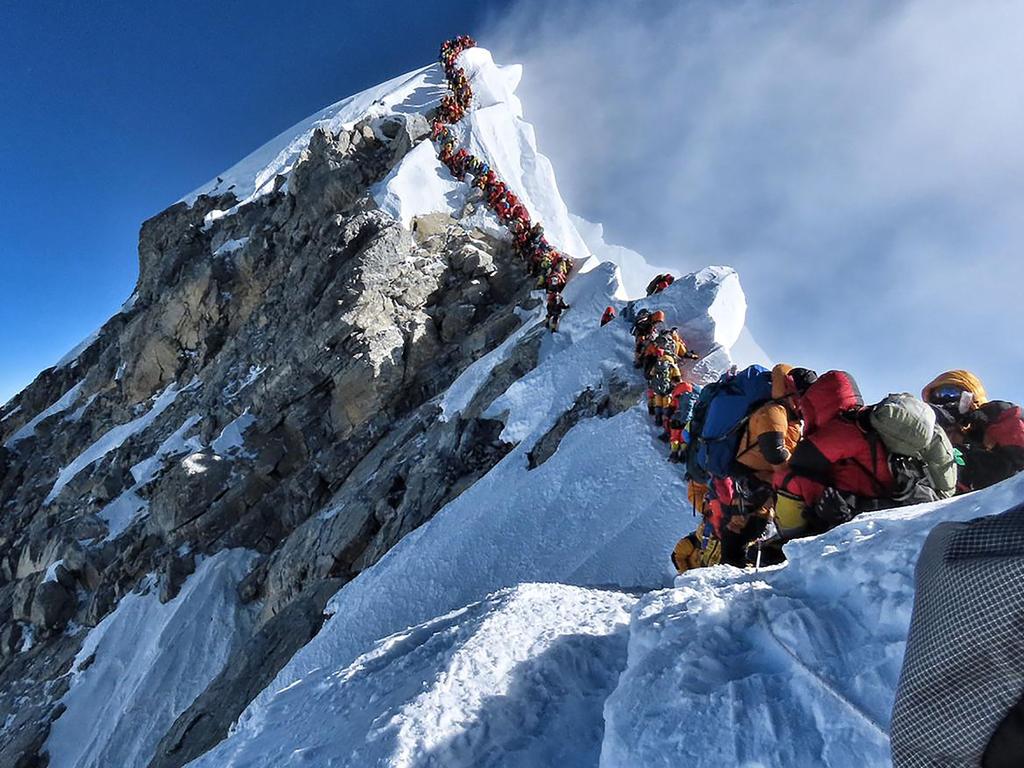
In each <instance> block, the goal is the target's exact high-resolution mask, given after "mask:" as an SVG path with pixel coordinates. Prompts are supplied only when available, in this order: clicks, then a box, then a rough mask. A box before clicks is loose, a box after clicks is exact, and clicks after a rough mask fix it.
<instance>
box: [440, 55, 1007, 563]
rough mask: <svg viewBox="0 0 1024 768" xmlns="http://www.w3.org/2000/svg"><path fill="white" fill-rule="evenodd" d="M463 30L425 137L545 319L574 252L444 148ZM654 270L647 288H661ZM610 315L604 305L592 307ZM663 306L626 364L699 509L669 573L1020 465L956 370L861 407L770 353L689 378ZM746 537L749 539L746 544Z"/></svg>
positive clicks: (940, 493)
mask: <svg viewBox="0 0 1024 768" xmlns="http://www.w3.org/2000/svg"><path fill="white" fill-rule="evenodd" d="M475 45H476V43H475V42H474V41H473V39H472V38H470V37H468V36H466V35H462V36H459V37H457V38H454V39H453V40H449V41H446V42H445V43H443V44H442V46H441V55H440V61H441V64H442V66H443V67H444V71H445V76H446V78H447V81H448V86H449V93H448V94H446V95H445V97H444V98H442V99H441V102H440V105H439V107H438V110H437V113H436V118H435V122H434V125H433V132H432V139H433V140H434V142H435V146H436V147H437V150H438V158H439V159H440V161H441V162H442V163H443V164H444V165H445V166H446V167H447V168H448V169H449V171H451V173H452V175H453V176H454V177H455V178H456V179H458V180H460V181H463V180H465V178H466V176H467V175H469V176H472V177H473V181H472V184H473V186H474V187H476V188H477V189H478V190H479V193H480V195H481V196H482V198H483V199H484V200H485V201H486V203H487V206H488V207H489V208H490V210H491V211H493V212H494V214H495V216H497V218H498V220H499V221H500V222H501V223H502V224H503V225H504V226H505V227H506V228H507V229H508V231H509V233H510V234H511V236H512V239H513V242H514V244H515V248H516V252H517V254H518V255H519V256H520V258H522V259H523V261H524V262H525V263H526V264H527V265H528V267H529V272H530V275H531V276H532V277H534V278H536V279H537V283H536V287H537V288H538V289H544V290H545V291H546V292H547V319H546V325H547V327H548V328H549V329H550V330H551V331H552V332H554V331H557V330H558V323H559V320H560V318H561V315H562V313H563V312H565V310H567V309H569V306H568V304H566V302H565V300H564V298H563V297H562V295H561V294H562V290H563V289H564V288H565V285H566V282H567V281H568V279H569V276H570V274H571V272H572V269H573V260H572V258H571V257H569V256H568V255H567V254H563V253H560V252H559V251H557V250H556V249H555V248H554V247H552V246H551V245H550V243H548V241H547V239H546V237H545V235H544V228H543V226H541V224H540V223H539V222H532V221H531V216H530V213H529V211H527V209H526V206H525V205H524V204H523V202H522V201H521V200H520V199H519V197H518V196H517V195H516V194H515V193H514V192H512V191H511V190H510V189H509V188H508V186H507V185H506V184H505V182H504V181H502V180H501V179H500V178H499V177H498V176H497V174H496V173H495V172H494V170H493V169H491V168H490V167H489V165H488V164H487V162H486V161H484V160H483V159H481V158H479V157H476V156H474V155H471V154H470V153H469V152H467V151H466V149H465V148H460V149H456V145H455V137H454V135H453V133H452V131H451V129H450V128H449V127H448V124H454V123H456V122H458V121H459V120H461V119H462V118H463V117H464V116H465V114H466V113H467V112H468V111H469V109H470V108H471V106H472V99H473V93H472V89H471V87H470V84H469V79H468V78H467V77H466V74H465V71H464V70H463V69H462V68H461V67H459V66H458V57H459V55H460V54H461V53H462V52H463V51H464V50H466V49H467V48H471V47H473V46H475ZM673 280H674V278H673V276H672V275H671V274H662V275H656V276H655V277H654V279H653V280H651V282H650V284H649V285H648V286H647V295H648V296H651V295H655V294H657V293H660V292H661V291H663V290H665V289H666V288H667V287H669V286H670V285H671V284H672V282H673ZM613 319H615V310H614V308H613V307H608V308H607V309H606V310H605V312H604V314H603V315H602V318H601V324H602V325H606V324H607V323H609V322H611V321H612V320H613ZM664 322H665V315H664V312H661V311H654V312H650V311H647V310H641V311H640V312H639V313H638V314H637V315H636V317H635V319H634V323H633V329H632V332H633V335H634V336H635V337H636V349H635V353H636V356H635V362H636V365H637V367H638V368H642V369H643V371H644V375H645V377H646V378H647V380H648V408H649V411H650V413H651V415H652V417H653V418H654V420H655V423H656V424H657V425H658V426H659V427H660V428H661V430H662V433H661V437H662V439H664V440H666V441H667V442H668V443H669V447H670V453H669V460H670V461H673V462H676V463H680V464H682V465H683V466H684V467H685V476H686V478H687V480H688V481H689V490H688V495H689V498H690V501H691V504H692V506H693V510H694V514H695V515H696V514H697V513H698V512H699V513H700V515H701V517H702V522H701V524H700V525H699V526H698V527H697V530H696V531H694V532H693V533H692V534H690V535H688V536H686V537H684V538H683V539H681V540H680V541H679V543H678V544H677V545H676V547H675V550H674V551H673V553H672V561H673V563H674V564H675V565H676V567H677V569H678V570H679V571H680V572H683V571H685V570H688V569H690V568H694V567H698V566H705V565H715V564H718V563H726V564H730V565H735V566H738V567H743V566H745V565H747V564H748V563H749V562H750V561H751V560H753V561H754V562H755V563H756V564H761V563H764V564H771V563H774V562H781V561H782V560H783V559H784V556H783V554H782V544H783V543H784V542H785V541H788V540H790V539H793V538H796V537H799V536H805V535H811V534H815V533H820V532H823V531H826V530H828V529H830V528H832V527H834V526H836V525H839V524H840V523H843V522H846V521H847V520H850V519H852V518H853V517H855V516H856V515H858V514H860V513H861V512H864V511H868V510H875V509H883V508H886V507H893V506H899V505H902V504H911V503H918V502H922V501H932V500H937V499H940V498H947V497H949V496H952V495H953V494H954V493H955V492H957V491H960V492H964V491H969V490H976V489H979V488H983V487H986V486H988V485H991V484H993V483H995V482H999V481H1000V480H1002V479H1005V478H1006V477H1009V476H1010V475H1012V474H1014V473H1016V472H1019V471H1021V470H1022V469H1024V420H1022V418H1021V409H1020V407H1019V406H1017V405H1014V404H1013V403H1009V402H1006V401H998V400H997V401H989V400H988V398H987V395H986V393H985V390H984V387H983V386H982V385H981V382H980V381H979V380H978V379H977V377H975V376H974V375H973V374H971V373H969V372H967V371H949V372H947V373H945V374H942V375H941V376H939V377H938V378H936V379H935V380H934V381H933V382H931V383H930V384H929V385H928V386H927V387H925V389H924V391H923V392H922V399H918V398H916V397H914V396H912V395H909V394H906V393H902V394H897V395H890V396H889V397H887V398H885V399H884V400H882V401H881V402H880V403H878V404H875V405H871V406H865V404H864V401H863V398H862V397H861V395H860V391H859V389H858V388H857V384H856V382H855V381H854V379H853V377H852V376H851V375H850V374H849V373H846V372H844V371H829V372H827V373H825V374H823V375H822V376H821V377H820V378H819V377H818V376H817V375H816V374H815V372H814V371H811V370H810V369H807V368H794V367H791V366H789V365H785V364H780V365H777V366H775V367H774V369H773V370H771V371H769V370H767V369H766V368H763V367H761V366H750V367H748V368H746V369H744V370H742V371H737V370H735V369H733V370H730V371H729V372H727V373H725V374H724V375H723V376H722V377H721V378H720V379H719V380H718V381H716V382H713V383H711V384H708V385H706V386H705V387H703V388H701V387H700V386H697V385H694V384H692V383H691V382H687V381H685V379H684V377H683V375H682V372H681V370H680V368H679V364H678V361H680V360H682V359H683V358H692V359H696V358H697V355H695V354H694V353H692V352H690V351H689V350H688V349H687V348H686V344H685V342H684V341H683V339H682V338H681V337H680V335H679V332H678V329H677V328H668V329H666V328H664V327H662V324H663V323H664ZM754 545H756V547H755V546H754Z"/></svg>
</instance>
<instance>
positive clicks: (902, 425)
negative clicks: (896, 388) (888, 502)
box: [869, 392, 956, 504]
mask: <svg viewBox="0 0 1024 768" xmlns="http://www.w3.org/2000/svg"><path fill="white" fill-rule="evenodd" d="M869 421H870V423H871V427H872V429H873V430H874V431H875V433H876V434H877V435H878V437H879V438H880V439H881V441H882V443H884V444H885V447H886V449H888V451H889V469H890V470H891V472H892V476H893V480H894V485H895V490H894V492H893V500H894V501H897V502H899V503H901V504H916V503H919V502H924V501H935V500H937V499H945V498H949V497H950V496H952V495H953V493H954V491H955V490H956V463H955V462H954V460H953V446H952V444H950V442H949V438H948V437H947V436H946V433H945V431H944V430H943V429H942V427H941V426H940V425H939V424H937V423H936V421H935V411H934V410H933V409H932V407H931V406H930V405H928V404H927V403H925V402H924V401H923V400H920V399H918V398H916V397H914V396H913V395H911V394H908V393H906V392H902V393H899V394H893V395H889V396H888V397H886V398H885V399H884V400H882V402H880V403H878V404H877V405H874V406H872V407H871V415H870V418H869Z"/></svg>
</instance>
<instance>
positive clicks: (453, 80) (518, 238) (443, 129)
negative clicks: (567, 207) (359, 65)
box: [431, 35, 574, 333]
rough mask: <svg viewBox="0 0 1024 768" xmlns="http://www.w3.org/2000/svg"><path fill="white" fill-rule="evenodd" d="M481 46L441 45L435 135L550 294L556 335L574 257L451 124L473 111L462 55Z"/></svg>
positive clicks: (455, 171)
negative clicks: (460, 141) (442, 84)
mask: <svg viewBox="0 0 1024 768" xmlns="http://www.w3.org/2000/svg"><path fill="white" fill-rule="evenodd" d="M475 45H476V42H475V41H474V40H473V38H471V37H469V36H468V35H460V36H458V37H456V38H453V39H451V40H446V41H445V42H444V43H442V45H441V55H440V61H441V65H442V67H443V68H444V73H445V78H446V80H447V83H448V89H449V90H448V93H447V94H446V95H445V96H444V97H443V98H442V99H441V102H440V105H439V106H438V109H437V113H436V115H435V118H434V124H433V130H432V131H431V139H432V140H433V141H434V144H435V147H436V148H437V156H438V159H439V160H440V161H441V163H442V164H444V166H445V167H446V168H448V170H449V171H450V172H451V174H452V176H454V177H455V178H456V179H458V180H459V181H464V180H465V178H466V177H467V176H471V177H472V179H473V180H472V182H471V183H472V185H473V187H475V188H476V189H477V190H479V192H478V194H480V195H482V199H483V201H485V202H486V204H487V207H488V208H489V209H490V210H491V211H493V213H494V215H495V216H497V218H498V221H499V222H501V224H502V225H503V226H504V227H505V228H506V229H507V230H508V232H509V234H510V235H511V236H512V241H513V243H514V246H515V249H516V254H517V255H518V256H519V257H520V259H522V261H523V262H524V263H525V264H526V265H527V268H528V271H529V274H530V277H532V278H534V279H535V280H536V283H535V287H536V288H537V289H543V290H544V291H545V292H546V294H547V302H546V306H547V319H546V321H545V325H546V326H547V328H548V329H549V330H551V332H552V333H554V332H556V331H557V330H558V323H559V321H560V319H561V316H562V313H563V312H565V311H566V310H567V309H569V305H568V304H566V303H565V300H564V299H563V298H562V295H561V294H562V290H563V289H564V288H565V285H566V283H567V282H568V280H569V276H570V275H571V273H572V270H573V266H574V263H573V259H572V258H571V257H570V256H569V255H568V254H565V253H561V252H560V251H558V250H557V249H555V248H554V247H553V246H552V245H551V244H550V243H549V242H548V240H547V238H546V237H545V235H544V227H543V226H542V225H541V224H540V222H533V221H532V220H531V217H530V212H529V211H528V210H527V209H526V206H525V204H524V203H523V201H522V200H521V199H520V198H519V196H518V195H516V194H515V192H513V191H512V190H511V189H509V187H508V185H507V184H506V183H505V182H504V181H502V180H501V179H500V178H499V177H498V175H497V174H496V173H495V171H494V169H493V168H491V167H490V165H489V164H488V163H487V162H486V161H485V160H484V159H482V158H480V157H477V156H476V155H472V154H470V153H469V152H468V151H467V150H466V149H465V148H464V147H462V148H458V149H456V141H455V135H454V133H453V132H452V130H451V128H449V125H453V124H455V123H457V122H459V121H460V120H461V119H462V118H463V117H465V115H466V113H467V112H469V110H470V108H471V107H472V102H473V91H472V88H471V87H470V84H469V79H468V78H467V76H466V72H465V70H464V69H463V68H462V67H460V66H459V64H458V58H459V55H460V54H461V53H462V52H463V51H465V50H466V49H467V48H472V47H474V46H475Z"/></svg>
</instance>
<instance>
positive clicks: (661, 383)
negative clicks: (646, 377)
mask: <svg viewBox="0 0 1024 768" xmlns="http://www.w3.org/2000/svg"><path fill="white" fill-rule="evenodd" d="M673 368H675V363H671V362H669V361H668V360H666V359H664V358H663V359H661V360H659V361H658V362H657V363H656V364H655V366H654V370H653V371H651V389H653V390H654V394H656V395H660V396H662V397H664V396H666V395H669V394H671V393H672V389H673V388H674V387H675V382H674V381H673V380H672V369H673Z"/></svg>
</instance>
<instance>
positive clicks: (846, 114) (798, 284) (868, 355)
mask: <svg viewBox="0 0 1024 768" xmlns="http://www.w3.org/2000/svg"><path fill="white" fill-rule="evenodd" d="M1022 28H1024V5H1021V4H1019V3H1009V2H995V1H993V2H978V3H962V2H953V1H952V0H948V1H947V0H915V1H914V2H906V3H896V2H889V1H886V2H875V3H843V4H839V5H837V4H835V3H830V2H824V1H823V0H822V1H819V2H810V1H809V2H802V3H779V2H767V1H766V2H757V3H755V2H712V1H711V0H708V1H706V2H621V3H616V4H611V3H590V2H584V1H583V0H570V1H569V2H567V3H562V4H559V5H558V7H557V8H552V7H550V6H547V5H545V4H543V3H541V2H532V1H530V0H527V2H521V3H518V4H517V5H515V6H514V7H513V9H512V10H511V11H510V12H509V13H508V14H507V15H506V16H505V17H503V18H502V19H501V20H499V21H498V22H497V23H496V24H495V25H494V29H493V30H492V31H491V33H490V34H489V35H488V39H487V40H486V43H487V44H488V45H489V46H490V47H492V48H493V49H494V50H495V52H496V54H498V55H499V56H500V57H501V58H503V59H505V60H517V61H522V62H523V63H524V64H525V65H526V70H525V79H524V82H523V85H522V87H521V90H520V94H521V95H522V96H523V101H524V104H525V108H526V110H527V117H528V118H529V119H530V120H531V121H532V122H534V123H535V124H536V125H537V128H538V135H539V140H540V142H541V146H542V149H543V150H544V151H545V152H546V153H547V154H548V155H550V156H551V157H552V159H553V160H554V162H555V167H556V170H557V171H558V173H559V183H560V186H561V187H562V190H563V192H564V194H565V196H566V198H567V201H568V202H569V205H570V207H571V208H573V209H574V210H576V211H577V212H579V213H580V214H582V215H583V216H586V217H587V218H590V219H594V220H599V221H603V222H604V223H605V224H606V231H607V233H608V238H609V240H611V241H616V242H622V243H623V244H624V245H628V246H630V247H634V248H636V249H637V250H639V251H641V252H644V253H646V254H647V255H648V256H649V258H650V259H651V260H652V261H655V262H658V263H667V264H674V265H676V266H678V267H679V268H681V269H686V268H693V267H697V266H701V265H703V264H705V263H708V262H711V263H727V264H732V265H734V266H736V267H737V268H738V269H739V270H740V274H741V278H742V279H743V282H744V285H745V287H746V290H747V293H748V299H749V302H750V317H749V324H750V327H751V328H752V330H753V331H754V333H755V335H756V336H757V337H758V340H759V341H760V342H761V343H762V344H763V345H764V346H765V347H766V348H767V349H768V351H769V352H770V353H771V354H772V355H773V356H775V357H776V358H778V359H786V360H791V361H792V362H795V363H801V364H808V365H814V366H816V367H819V368H827V367H845V368H848V369H849V370H851V371H853V372H854V373H855V374H856V375H857V376H858V378H859V379H861V381H862V384H864V385H865V389H866V390H867V392H868V393H870V394H871V395H879V394H882V393H884V392H885V391H888V390H890V389H914V388H915V387H917V386H919V385H920V384H921V383H922V382H923V381H924V380H926V379H927V378H930V377H931V375H933V374H934V373H935V372H937V371H938V370H939V369H943V368H946V367H961V366H964V367H971V368H974V369H976V370H977V371H978V372H979V373H980V374H981V375H982V377H983V378H984V379H985V380H986V381H987V382H988V383H989V386H990V389H991V390H993V392H994V393H995V394H997V395H1000V394H1001V395H1002V396H1005V397H1015V398H1018V399H1019V398H1020V397H1021V396H1022V395H1024V385H1022V384H1021V383H1020V382H1019V381H1018V377H1019V375H1020V372H1021V371H1024V346H1022V345H1021V344H1020V343H1019V342H1018V341H1017V338H1018V337H1019V334H1020V333H1021V332H1022V330H1024V303H1022V301H1021V284H1022V278H1024V247H1022V246H1024V184H1022V179H1024V142H1022V141H1021V139H1020V137H1021V136H1024V90H1022V89H1021V87H1020V82H1019V77H1020V73H1021V72H1024V46H1022V45H1020V30H1021V29H1022Z"/></svg>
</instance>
